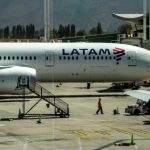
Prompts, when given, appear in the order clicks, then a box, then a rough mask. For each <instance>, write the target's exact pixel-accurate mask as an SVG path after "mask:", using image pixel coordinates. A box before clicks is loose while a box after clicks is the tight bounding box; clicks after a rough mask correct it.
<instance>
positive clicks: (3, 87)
mask: <svg viewBox="0 0 150 150" xmlns="http://www.w3.org/2000/svg"><path fill="white" fill-rule="evenodd" d="M26 82H27V83H26ZM35 82H36V70H35V69H33V68H29V67H18V66H14V67H11V68H4V69H1V70H0V94H22V93H23V92H24V91H23V88H21V86H20V84H28V86H29V87H30V89H34V88H35ZM25 92H26V93H29V91H28V90H27V91H25Z"/></svg>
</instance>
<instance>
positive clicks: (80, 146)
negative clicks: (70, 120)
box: [78, 138, 82, 150]
mask: <svg viewBox="0 0 150 150" xmlns="http://www.w3.org/2000/svg"><path fill="white" fill-rule="evenodd" d="M78 145H79V150H82V143H81V139H80V138H79V140H78Z"/></svg>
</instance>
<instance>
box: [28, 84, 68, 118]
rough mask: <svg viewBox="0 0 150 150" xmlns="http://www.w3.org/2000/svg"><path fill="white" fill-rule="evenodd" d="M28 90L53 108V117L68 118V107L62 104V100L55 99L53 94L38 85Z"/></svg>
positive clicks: (64, 103)
mask: <svg viewBox="0 0 150 150" xmlns="http://www.w3.org/2000/svg"><path fill="white" fill-rule="evenodd" d="M28 89H29V90H30V91H31V92H33V93H35V94H36V95H37V96H38V97H40V98H41V99H43V100H44V101H46V102H47V103H48V104H50V105H52V106H54V108H55V115H56V116H60V117H69V105H68V104H67V103H66V102H64V101H63V100H62V99H60V98H57V97H56V96H55V95H54V94H52V93H51V92H50V91H48V90H47V89H45V88H43V87H42V86H41V85H40V84H38V83H35V88H34V89H31V88H29V87H28Z"/></svg>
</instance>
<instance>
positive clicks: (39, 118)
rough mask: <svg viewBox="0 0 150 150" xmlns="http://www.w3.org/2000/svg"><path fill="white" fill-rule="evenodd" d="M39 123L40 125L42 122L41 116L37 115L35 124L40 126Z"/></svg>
mask: <svg viewBox="0 0 150 150" xmlns="http://www.w3.org/2000/svg"><path fill="white" fill-rule="evenodd" d="M41 123H42V121H41V115H39V117H38V120H37V124H41Z"/></svg>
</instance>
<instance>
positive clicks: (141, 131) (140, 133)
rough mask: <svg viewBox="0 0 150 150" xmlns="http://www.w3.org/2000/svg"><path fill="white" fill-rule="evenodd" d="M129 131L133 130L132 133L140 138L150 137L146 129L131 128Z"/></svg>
mask: <svg viewBox="0 0 150 150" xmlns="http://www.w3.org/2000/svg"><path fill="white" fill-rule="evenodd" d="M129 130H131V132H132V133H133V134H138V135H139V136H142V135H144V136H146V137H147V136H148V137H150V133H149V132H147V131H144V129H133V128H129Z"/></svg>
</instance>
